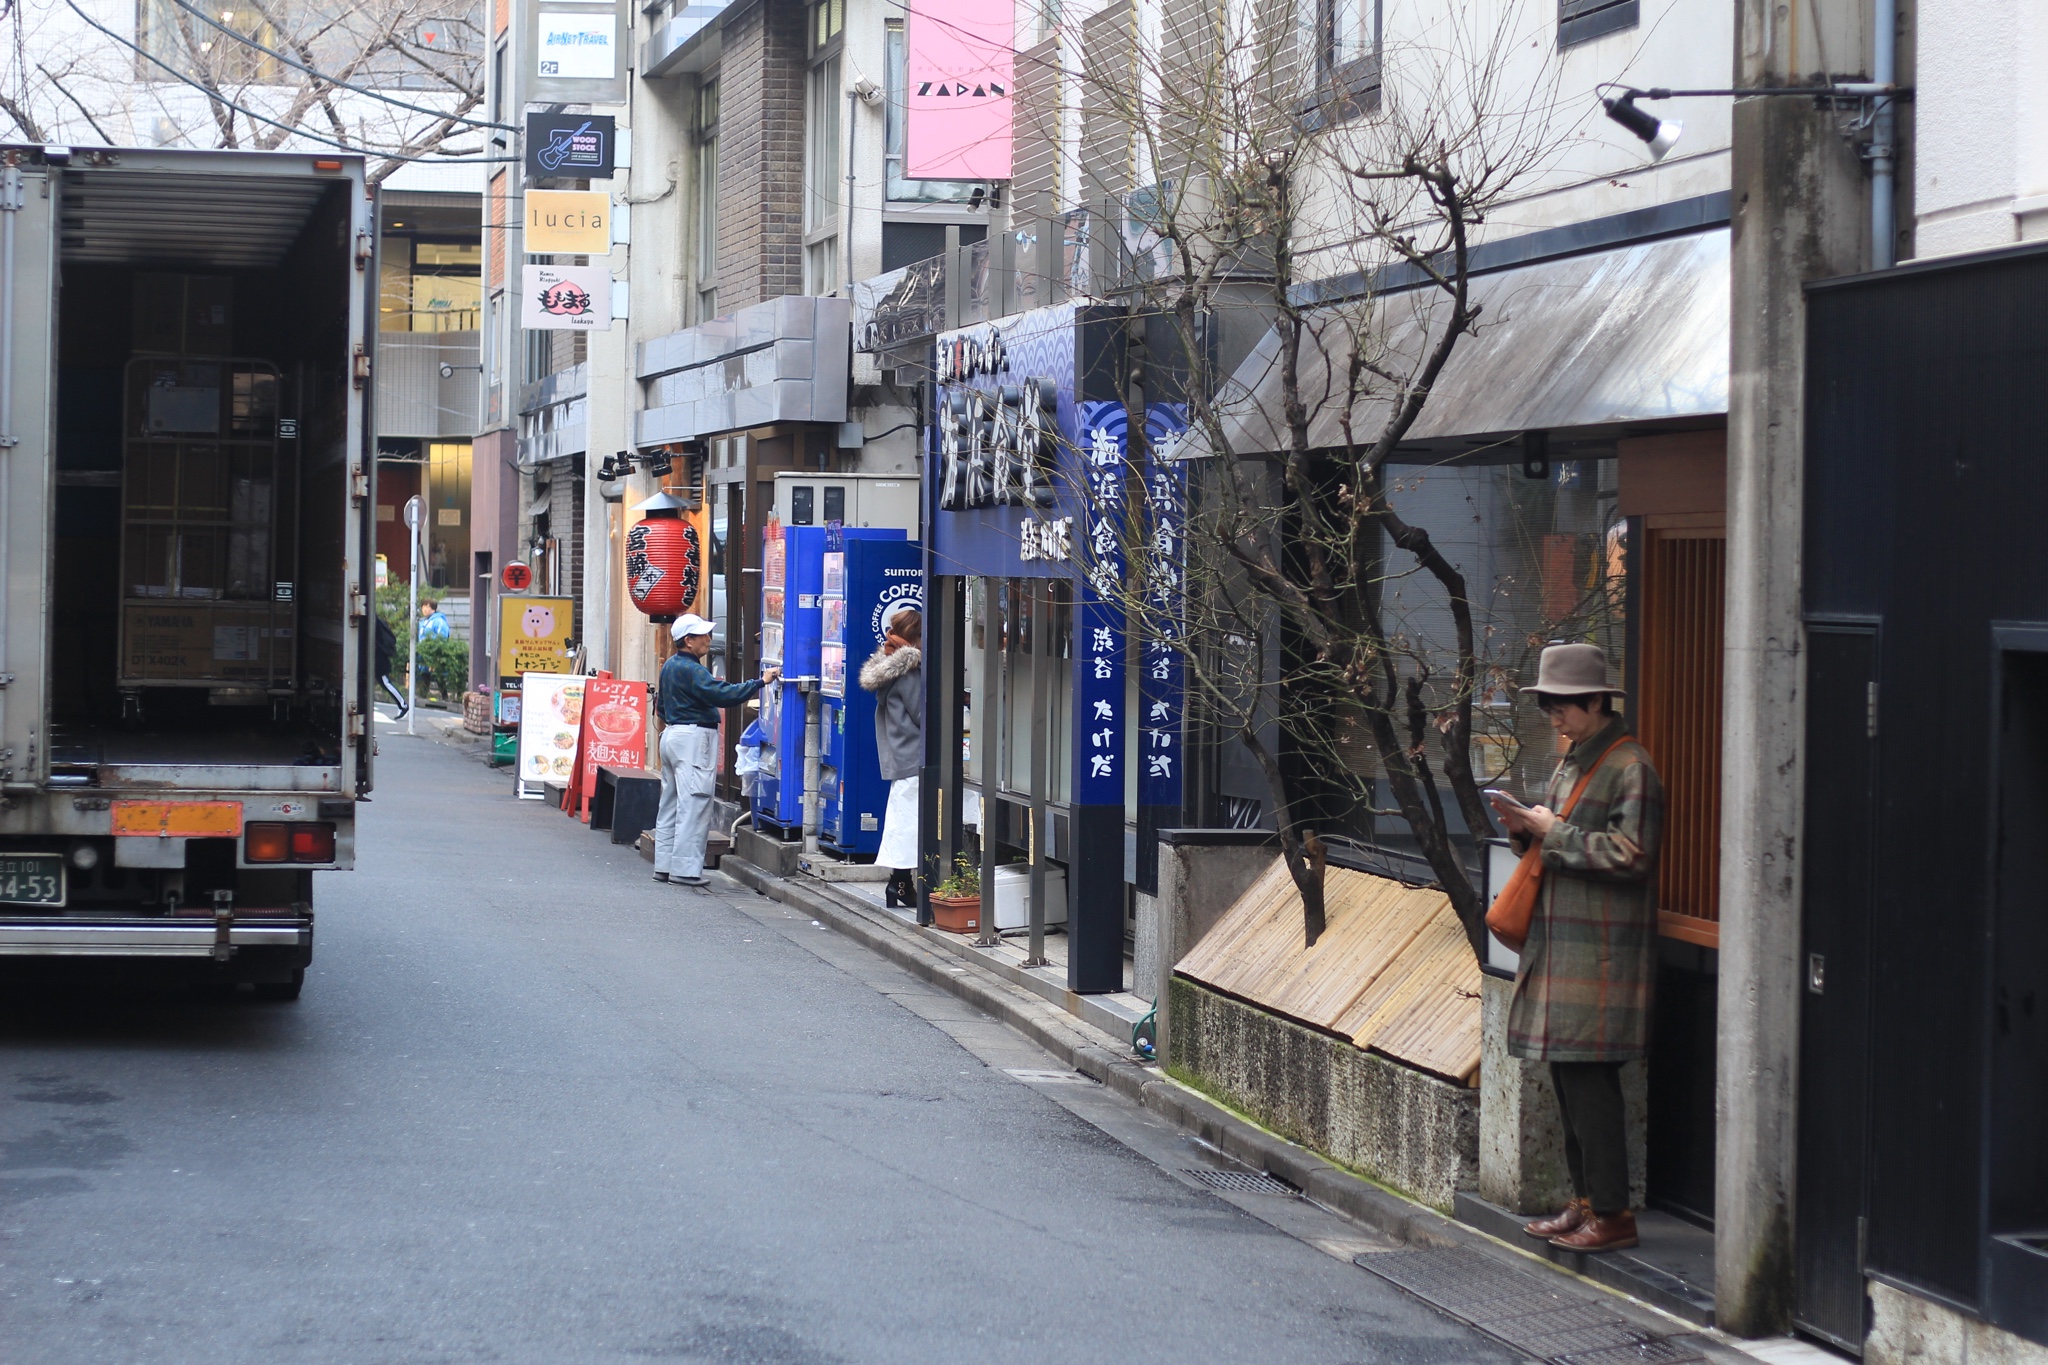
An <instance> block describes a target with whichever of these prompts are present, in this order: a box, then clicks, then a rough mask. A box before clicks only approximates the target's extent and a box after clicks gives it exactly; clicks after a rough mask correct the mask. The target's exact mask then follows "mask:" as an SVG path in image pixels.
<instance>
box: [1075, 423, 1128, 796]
mask: <svg viewBox="0 0 2048 1365" xmlns="http://www.w3.org/2000/svg"><path fill="white" fill-rule="evenodd" d="M1127 425H1128V423H1127V417H1126V414H1125V410H1124V405H1123V404H1122V403H1114V402H1109V403H1102V402H1092V403H1083V404H1081V442H1080V446H1081V448H1080V469H1081V472H1082V474H1083V476H1084V477H1085V478H1086V480H1087V485H1088V498H1087V502H1086V504H1085V506H1084V508H1083V522H1084V525H1083V528H1082V540H1083V543H1084V546H1085V553H1084V555H1083V559H1082V565H1081V567H1082V570H1083V572H1082V575H1081V578H1080V579H1079V581H1077V582H1076V583H1075V585H1074V657H1075V659H1076V661H1077V662H1078V664H1079V677H1078V678H1077V679H1076V681H1075V688H1074V691H1075V697H1074V701H1075V717H1076V720H1077V722H1078V723H1077V724H1076V726H1075V728H1074V736H1075V738H1074V748H1075V755H1074V804H1076V805H1082V806H1121V805H1123V804H1124V792H1125V787H1124V783H1125V771H1124V762H1125V744H1124V738H1125V735H1126V733H1127V732H1128V728H1129V718H1128V717H1126V716H1125V715H1124V709H1125V704H1126V698H1125V696H1124V611H1123V603H1122V600H1121V596H1120V594H1121V592H1122V590H1123V581H1124V577H1125V562H1124V547H1123V534H1124V530H1123V506H1124V475H1125V472H1126V469H1127V467H1128V466H1127V464H1126V457H1127V455H1128V453H1129V449H1130V440H1129V436H1130V433H1129V431H1128V430H1127Z"/></svg>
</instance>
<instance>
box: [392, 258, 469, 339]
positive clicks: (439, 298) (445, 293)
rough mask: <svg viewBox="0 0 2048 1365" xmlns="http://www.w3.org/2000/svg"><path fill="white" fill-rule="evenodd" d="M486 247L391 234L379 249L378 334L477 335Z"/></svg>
mask: <svg viewBox="0 0 2048 1365" xmlns="http://www.w3.org/2000/svg"><path fill="white" fill-rule="evenodd" d="M483 256H484V249H483V243H481V242H479V241H476V240H474V239H471V240H464V241H434V240H428V239H422V238H419V237H416V236H413V235H411V234H407V233H386V234H385V235H384V237H383V239H382V241H381V242H380V244H379V247H378V264H377V273H378V300H377V316H378V328H379V330H380V331H385V332H473V331H475V330H477V328H478V327H480V326H481V325H482V317H483Z"/></svg>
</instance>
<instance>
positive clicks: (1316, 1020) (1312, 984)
mask: <svg viewBox="0 0 2048 1365" xmlns="http://www.w3.org/2000/svg"><path fill="white" fill-rule="evenodd" d="M1324 896H1325V902H1326V909H1327V916H1326V927H1325V928H1324V931H1323V935H1322V937H1321V938H1320V939H1318V940H1317V941H1316V945H1315V946H1314V947H1313V948H1305V947H1303V945H1302V927H1301V897H1300V895H1299V893H1297V892H1296V890H1295V887H1294V880H1293V878H1292V877H1291V876H1290V875H1289V874H1288V871H1287V866H1286V864H1285V862H1283V861H1281V860H1280V859H1275V860H1274V863H1273V866H1272V867H1271V868H1269V869H1268V870H1267V871H1266V873H1265V874H1264V875H1263V876H1261V877H1260V878H1259V880H1258V881H1256V882H1254V883H1253V884H1252V886H1251V888H1250V889H1249V890H1247V891H1246V892H1245V893H1244V895H1242V896H1241V897H1239V898H1238V901H1237V903H1236V904H1235V905H1233V906H1232V907H1231V908H1230V909H1229V910H1228V911H1227V912H1225V914H1224V916H1223V918H1222V919H1221V920H1219V921H1217V923H1216V926H1215V927H1214V928H1213V929H1211V930H1210V931H1209V933H1208V934H1207V935H1205V936H1204V937H1203V939H1202V941H1201V942H1200V943H1199V944H1197V945H1196V946H1195V948H1194V950H1193V951H1192V952H1190V953H1189V954H1188V955H1187V956H1186V957H1185V958H1183V959H1182V960H1181V962H1180V963H1179V965H1178V966H1177V967H1176V969H1175V970H1176V971H1177V972H1178V973H1179V974H1180V975H1181V976H1184V977H1187V978H1188V979H1190V980H1192V981H1197V982H1200V983H1201V984H1203V985H1205V986H1208V987H1211V988H1212V989H1215V990H1218V991H1222V992H1224V993H1226V994H1229V995H1233V996H1236V997H1237V998H1239V999H1241V1000H1247V1001H1250V1002H1251V1003H1253V1004H1255V1005H1258V1006H1259V1007H1261V1008H1263V1009H1266V1010H1269V1011H1271V1012H1272V1013H1274V1014H1278V1015H1281V1016H1283V1017H1286V1018H1289V1019H1293V1020H1295V1021H1297V1022H1299V1023H1303V1024H1307V1025H1309V1026H1310V1027H1312V1028H1316V1029H1320V1030H1322V1031H1324V1032H1327V1033H1334V1034H1336V1035H1338V1036H1339V1037H1342V1038H1346V1039H1349V1040H1350V1041H1352V1042H1353V1043H1354V1044H1356V1045H1357V1046H1359V1047H1363V1048H1371V1049H1372V1050H1374V1051H1377V1052H1380V1053H1383V1054H1385V1055H1386V1056H1389V1057H1392V1058H1394V1059H1395V1060H1397V1061H1401V1062H1404V1063H1406V1064H1408V1065H1410V1066H1415V1067H1419V1068H1421V1069H1422V1070H1425V1071H1430V1072H1434V1073H1436V1074H1437V1075H1441V1076H1447V1077H1450V1078H1452V1079H1454V1080H1457V1081H1459V1082H1461V1083H1469V1082H1470V1080H1471V1078H1472V1077H1473V1076H1475V1075H1477V1074H1478V1069H1479V976H1480V973H1479V965H1478V963H1477V962H1476V961H1475V960H1474V958H1473V956H1472V948H1471V945H1470V943H1469V942H1468V941H1467V940H1466V938H1465V931H1464V927H1463V926H1462V925H1460V924H1459V923H1458V917H1457V915H1456V914H1455V913H1454V912H1453V911H1452V909H1451V905H1450V900H1449V898H1448V897H1446V896H1445V895H1444V894H1443V893H1442V892H1440V891H1433V890H1429V889H1426V888H1416V887H1410V886H1405V885H1403V884H1401V883H1400V882H1396V881H1393V880H1391V879H1389V878H1385V877H1377V876H1373V875H1371V874H1369V873H1364V872H1354V871H1351V870H1350V869H1347V868H1335V867H1333V868H1331V869H1329V871H1328V874H1327V880H1326V882H1325V889H1324Z"/></svg>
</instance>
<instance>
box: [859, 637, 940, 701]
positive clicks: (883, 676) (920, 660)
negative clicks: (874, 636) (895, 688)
mask: <svg viewBox="0 0 2048 1365" xmlns="http://www.w3.org/2000/svg"><path fill="white" fill-rule="evenodd" d="M923 664H924V651H922V650H920V649H919V648H918V647H917V646H916V645H906V646H905V647H903V648H902V649H899V650H897V651H896V652H895V653H894V654H884V653H883V652H882V651H881V650H880V649H879V648H877V649H876V650H875V652H874V653H873V654H870V655H869V656H868V661H867V662H866V663H864V664H862V665H861V666H860V685H861V687H862V688H863V689H865V690H867V691H869V692H879V691H881V690H882V689H883V688H885V687H887V686H888V685H889V684H890V683H892V682H895V681H896V680H897V679H898V678H903V677H908V676H909V675H910V673H911V672H913V671H914V670H916V669H917V668H919V667H921V666H922V665H923Z"/></svg>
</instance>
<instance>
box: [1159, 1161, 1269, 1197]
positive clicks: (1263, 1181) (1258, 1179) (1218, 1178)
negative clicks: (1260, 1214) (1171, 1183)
mask: <svg viewBox="0 0 2048 1365" xmlns="http://www.w3.org/2000/svg"><path fill="white" fill-rule="evenodd" d="M1181 1174H1182V1175H1184V1176H1187V1177H1189V1178H1190V1179H1193V1180H1199V1181H1201V1182H1202V1183H1203V1184H1204V1185H1207V1186H1208V1187H1209V1188H1210V1189H1212V1190H1228V1191H1230V1193H1232V1194H1293V1193H1294V1192H1295V1190H1294V1186H1292V1185H1290V1184H1288V1183H1287V1182H1286V1181H1284V1180H1275V1179H1274V1178H1273V1177H1272V1176H1270V1175H1267V1174H1266V1173H1265V1172H1264V1171H1210V1170H1198V1169H1196V1168H1194V1167H1191V1166H1190V1167H1184V1168H1182V1170H1181Z"/></svg>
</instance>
